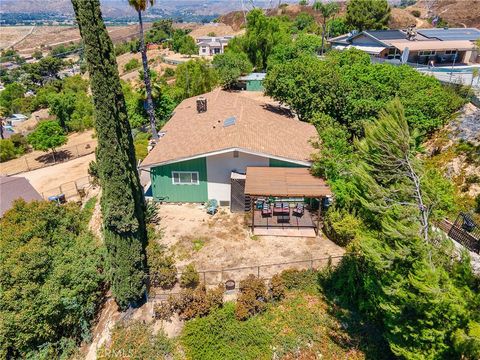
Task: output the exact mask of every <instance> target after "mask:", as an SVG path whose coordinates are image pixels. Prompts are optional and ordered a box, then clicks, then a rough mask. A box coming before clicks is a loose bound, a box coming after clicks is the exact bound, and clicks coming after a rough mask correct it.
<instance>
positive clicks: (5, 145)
mask: <svg viewBox="0 0 480 360" xmlns="http://www.w3.org/2000/svg"><path fill="white" fill-rule="evenodd" d="M15 157H17V150H16V149H15V145H13V142H12V140H10V139H1V140H0V161H2V162H4V161H8V160H11V159H14V158H15Z"/></svg>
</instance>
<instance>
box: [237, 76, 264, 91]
mask: <svg viewBox="0 0 480 360" xmlns="http://www.w3.org/2000/svg"><path fill="white" fill-rule="evenodd" d="M265 76H267V74H265V73H251V74H248V75H245V76H241V77H239V78H238V83H239V85H240V87H241V88H243V89H245V90H247V91H263V90H265V89H264V87H263V80H265Z"/></svg>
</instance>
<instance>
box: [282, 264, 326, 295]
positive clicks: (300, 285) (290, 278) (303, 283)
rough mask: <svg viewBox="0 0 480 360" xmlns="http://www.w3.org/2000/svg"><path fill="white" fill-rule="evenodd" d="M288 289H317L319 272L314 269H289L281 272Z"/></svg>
mask: <svg viewBox="0 0 480 360" xmlns="http://www.w3.org/2000/svg"><path fill="white" fill-rule="evenodd" d="M280 276H281V278H282V280H283V284H284V286H285V287H286V288H287V289H288V290H309V289H317V278H318V275H317V272H316V271H314V270H297V269H287V270H284V271H282V272H281V273H280Z"/></svg>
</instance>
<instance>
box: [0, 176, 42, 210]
mask: <svg viewBox="0 0 480 360" xmlns="http://www.w3.org/2000/svg"><path fill="white" fill-rule="evenodd" d="M18 199H23V200H25V201H26V202H30V201H34V200H43V199H42V197H41V196H40V194H39V193H38V192H37V190H35V189H34V188H33V186H32V185H31V184H30V182H29V181H28V180H27V179H25V178H24V177H19V176H0V217H1V216H3V214H5V212H6V211H7V210H9V209H11V208H12V206H13V202H14V201H15V200H18Z"/></svg>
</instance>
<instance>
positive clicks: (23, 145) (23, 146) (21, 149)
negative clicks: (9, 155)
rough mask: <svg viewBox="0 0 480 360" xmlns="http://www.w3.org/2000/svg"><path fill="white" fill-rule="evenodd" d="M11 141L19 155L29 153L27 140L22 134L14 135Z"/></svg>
mask: <svg viewBox="0 0 480 360" xmlns="http://www.w3.org/2000/svg"><path fill="white" fill-rule="evenodd" d="M9 140H10V141H11V142H12V143H13V146H15V149H16V151H17V154H19V155H22V154H25V153H26V152H27V151H28V143H27V139H26V137H25V136H23V135H22V134H13V135H12V136H10V139H9Z"/></svg>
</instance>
